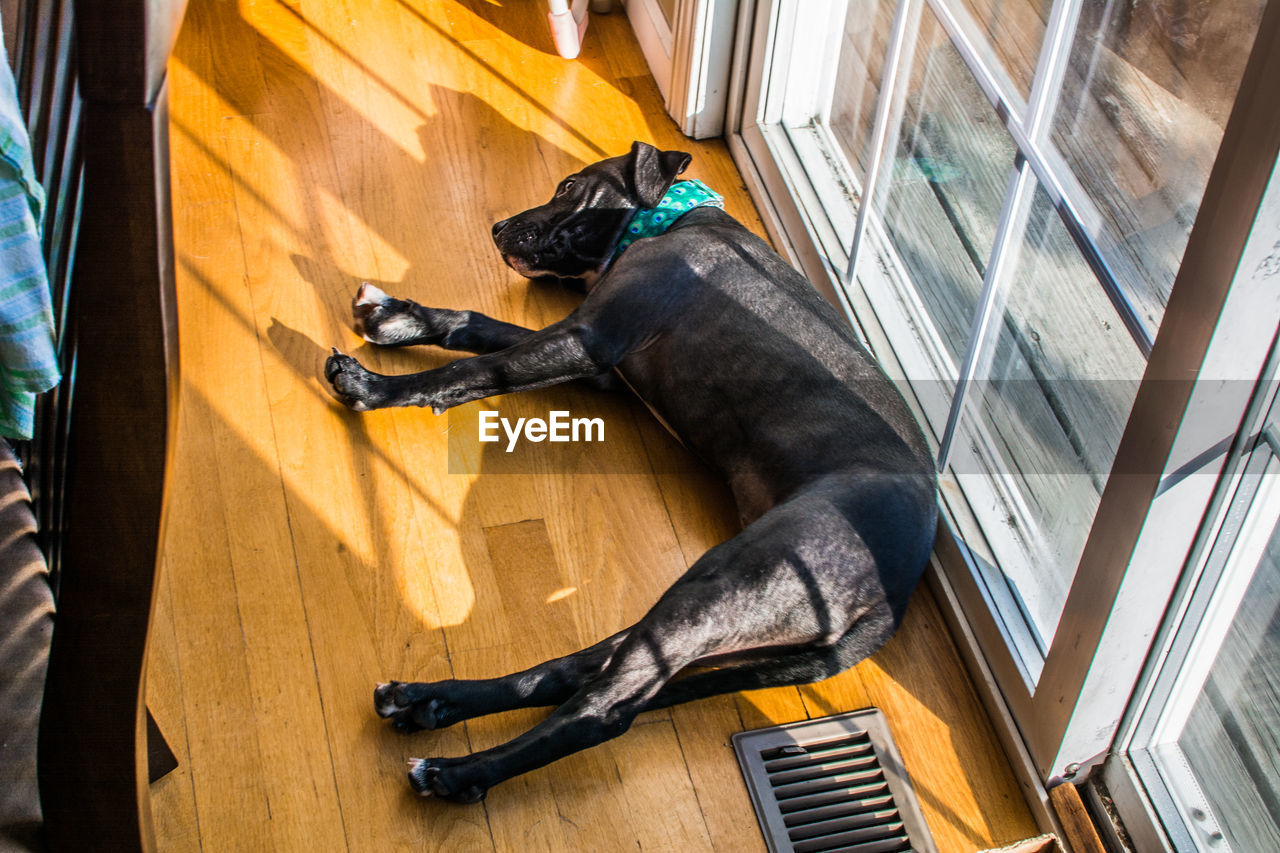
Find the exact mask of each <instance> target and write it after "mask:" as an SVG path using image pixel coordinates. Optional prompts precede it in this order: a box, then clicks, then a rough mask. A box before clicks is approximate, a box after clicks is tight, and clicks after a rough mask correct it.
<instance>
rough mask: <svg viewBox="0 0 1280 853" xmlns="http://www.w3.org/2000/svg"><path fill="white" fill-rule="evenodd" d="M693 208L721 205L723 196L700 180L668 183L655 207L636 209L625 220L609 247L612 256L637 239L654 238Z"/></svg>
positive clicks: (615, 256) (722, 205) (619, 253)
mask: <svg viewBox="0 0 1280 853" xmlns="http://www.w3.org/2000/svg"><path fill="white" fill-rule="evenodd" d="M695 207H719V208H722V209H723V208H724V197H723V196H721V195H720V194H719V193H717V192H715V191H714V190H712V189H711V188H710V187H708V186H707V185H706V184H704V183H703V182H702V181H680V182H679V183H675V184H672V185H671V189H669V190H667V194H666V195H664V196H663V197H662V201H660V202H658V206H657V207H652V208H649V209H647V210H646V209H642V210H637V211H636V212H635V215H634V216H632V217H631V221H630V222H628V223H627V230H626V231H624V232H623V234H622V239H621V240H619V241H618V246H617V248H615V249H614V250H613V257H614V258H615V259H616V258H617V257H618V255H621V254H622V251H623V250H624V249H626V248H627V247H628V246H630V245H631V244H632V243H634V242H635V241H637V240H641V239H643V238H645V237H656V236H657V235H659V234H661V233H663V232H664V231H666V230H667V229H668V228H670V227H671V226H672V225H673V224H675V221H676V220H677V219H679V218H680V217H681V216H684V215H685V214H686V213H688V212H689V211H691V210H693V209H694V208H695Z"/></svg>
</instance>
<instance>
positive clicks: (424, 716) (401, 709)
mask: <svg viewBox="0 0 1280 853" xmlns="http://www.w3.org/2000/svg"><path fill="white" fill-rule="evenodd" d="M628 630H629V629H628ZM626 636H627V631H621V632H619V633H617V634H614V635H613V636H612V637H609V638H607V639H605V640H601V641H600V642H599V643H596V644H595V645H594V646H589V647H588V648H585V649H583V650H581V651H579V652H574V653H573V654H571V655H565V656H564V657H560V658H555V659H553V660H549V661H545V662H543V663H540V664H538V665H537V666H533V667H530V668H529V669H526V670H524V671H522V672H516V673H512V674H511V675H504V676H502V677H500V678H485V679H474V680H467V679H448V680H445V681H430V682H405V681H392V682H390V683H387V684H379V685H378V687H377V688H376V689H375V690H374V692H373V705H374V709H375V710H376V711H377V712H378V715H379V716H381V717H386V718H388V719H390V720H391V723H392V725H393V726H395V727H396V728H397V729H399V730H400V731H402V732H415V731H419V730H420V729H442V728H444V727H446V726H451V725H453V724H454V723H459V722H462V721H463V720H468V719H471V718H472V717H480V716H484V715H485V714H496V713H498V712H499V711H510V710H513V709H515V708H545V707H550V706H553V705H559V704H561V703H562V702H564V701H565V700H566V699H568V698H569V697H570V696H572V695H573V694H574V693H576V692H578V690H580V689H581V688H582V685H583V684H584V683H585V682H586V681H587V679H589V678H591V677H593V676H595V675H597V674H599V672H600V671H601V670H602V669H603V668H604V666H605V664H607V663H608V662H609V659H610V658H611V657H613V653H614V652H615V651H616V650H617V648H618V645H619V644H620V643H621V642H622V641H623V639H625V638H626Z"/></svg>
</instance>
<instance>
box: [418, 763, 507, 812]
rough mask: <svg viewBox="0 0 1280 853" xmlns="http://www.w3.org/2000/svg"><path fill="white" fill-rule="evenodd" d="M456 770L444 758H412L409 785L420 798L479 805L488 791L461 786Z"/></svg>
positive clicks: (476, 786)
mask: <svg viewBox="0 0 1280 853" xmlns="http://www.w3.org/2000/svg"><path fill="white" fill-rule="evenodd" d="M457 775H458V774H457V771H456V768H454V767H453V766H451V762H450V761H449V760H448V759H444V758H411V759H410V760H409V785H410V787H412V788H413V790H414V792H415V793H416V794H417V795H418V796H420V797H437V798H439V799H442V800H448V801H450V802H453V803H478V802H480V801H481V800H483V799H484V796H485V794H486V793H488V791H487V790H486V789H484V788H481V787H480V786H479V785H465V786H461V785H460V784H459V782H458V780H457Z"/></svg>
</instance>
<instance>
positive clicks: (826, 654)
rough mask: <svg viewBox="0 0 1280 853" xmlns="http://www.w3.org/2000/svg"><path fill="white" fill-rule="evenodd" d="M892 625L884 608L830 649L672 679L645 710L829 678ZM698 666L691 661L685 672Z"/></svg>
mask: <svg viewBox="0 0 1280 853" xmlns="http://www.w3.org/2000/svg"><path fill="white" fill-rule="evenodd" d="M897 624H898V620H897V619H895V618H894V617H893V616H892V615H891V614H890V613H889V612H888V608H885V609H884V610H883V611H882V612H880V613H877V614H868V615H867V616H864V617H863V618H862V619H860V620H858V622H856V623H855V624H854V626H853V627H852V628H850V629H849V630H848V631H847V632H846V633H845V634H844V636H842V637H841V638H840V639H839V640H837V641H836V642H835V643H834V644H833V645H830V646H818V647H816V648H807V649H801V650H799V651H792V652H788V653H786V654H779V655H777V656H776V657H769V658H764V659H761V660H756V661H750V662H744V663H734V664H728V665H725V666H722V667H718V668H715V669H705V670H697V671H692V672H690V673H689V674H688V675H677V676H676V677H675V678H674V679H672V680H671V681H669V682H667V684H666V685H665V686H664V687H663V688H662V689H661V690H660V691H658V695H657V696H654V697H653V699H652V700H651V701H650V702H649V704H648V705H646V706H645V710H646V711H655V710H657V709H659V708H668V707H670V706H672V705H679V704H681V703H684V702H693V701H695V700H697V699H705V698H706V697H708V696H718V695H720V694H721V693H737V692H739V691H742V690H761V689H764V688H767V687H787V686H792V685H798V684H810V683H812V682H815V681H822V680H823V679H825V678H831V677H832V676H834V675H839V674H840V673H842V672H844V671H845V670H846V669H849V668H850V667H852V666H854V665H855V664H857V663H859V662H860V661H862V660H864V659H865V658H868V657H870V656H871V655H872V654H874V653H875V651H876V650H877V649H879V648H880V647H881V646H882V645H884V644H885V642H886V641H888V639H889V638H890V637H891V636H893V632H894V630H896V626H897ZM698 666H699V664H698V663H697V662H696V661H695V662H694V663H693V665H692V667H691V669H693V668H695V667H698Z"/></svg>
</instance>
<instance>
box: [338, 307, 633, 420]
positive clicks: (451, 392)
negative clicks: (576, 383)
mask: <svg viewBox="0 0 1280 853" xmlns="http://www.w3.org/2000/svg"><path fill="white" fill-rule="evenodd" d="M590 340H591V334H590V331H589V330H588V329H587V328H586V327H584V326H582V325H581V324H578V323H570V322H568V321H561V322H560V323H556V324H555V325H552V326H548V327H547V328H545V329H542V330H540V331H537V332H534V333H533V334H531V335H529V336H528V337H527V338H525V339H524V340H523V341H521V342H519V343H517V344H515V345H514V346H511V347H508V348H507V349H505V350H502V351H501V352H496V353H490V354H487V355H478V356H474V357H472V358H464V359H459V360H458V361H455V362H452V363H450V364H446V365H445V366H443V367H439V368H436V369H435V370H427V371H424V372H422V373H412V374H406V375H401V376H386V375H383V374H380V373H374V372H373V371H370V370H367V369H366V368H364V367H363V366H361V364H360V363H359V362H358V361H356V360H355V359H354V358H352V357H351V356H349V355H343V354H342V353H340V352H338V351H337V350H336V349H335V350H334V351H333V355H331V356H329V358H328V360H326V361H325V367H324V375H325V378H326V379H328V380H329V383H330V384H331V385H332V386H333V393H334V396H335V397H337V398H338V399H339V400H340V401H341V402H342V403H344V404H346V405H347V406H349V407H351V408H352V409H356V410H357V411H367V410H369V409H381V408H386V407H389V406H429V407H431V409H432V410H433V411H434V412H435V413H436V414H439V413H441V412H443V411H444V410H445V409H448V408H451V407H453V406H458V405H461V404H463V403H469V402H471V401H472V400H479V399H481V398H484V397H492V396H494V395H496V394H507V393H511V392H513V391H528V390H531V389H534V388H544V387H546V386H548V385H556V384H558V383H561V382H567V381H569V380H571V379H583V378H585V377H588V376H595V375H596V374H598V373H602V372H604V371H606V370H608V369H610V368H611V367H612V366H613V364H614V363H616V361H615V360H614V359H611V358H610V359H605V358H601V357H600V356H599V355H597V354H593V353H592V352H591V351H590V350H591V347H590V343H589V342H590Z"/></svg>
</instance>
